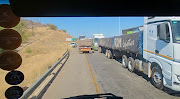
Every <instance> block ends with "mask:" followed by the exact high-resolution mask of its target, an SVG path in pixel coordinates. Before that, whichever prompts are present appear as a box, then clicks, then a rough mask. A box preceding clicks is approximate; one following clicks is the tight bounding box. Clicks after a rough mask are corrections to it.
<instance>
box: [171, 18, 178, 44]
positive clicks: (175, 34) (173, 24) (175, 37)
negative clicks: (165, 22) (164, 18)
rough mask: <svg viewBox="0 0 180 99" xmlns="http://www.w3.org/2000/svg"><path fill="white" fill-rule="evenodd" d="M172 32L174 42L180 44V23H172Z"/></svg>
mask: <svg viewBox="0 0 180 99" xmlns="http://www.w3.org/2000/svg"><path fill="white" fill-rule="evenodd" d="M172 30H173V36H174V41H175V42H180V21H172Z"/></svg>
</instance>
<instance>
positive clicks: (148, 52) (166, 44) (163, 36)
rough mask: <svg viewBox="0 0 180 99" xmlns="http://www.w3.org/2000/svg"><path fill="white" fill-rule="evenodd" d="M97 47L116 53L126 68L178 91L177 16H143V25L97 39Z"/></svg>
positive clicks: (179, 39)
mask: <svg viewBox="0 0 180 99" xmlns="http://www.w3.org/2000/svg"><path fill="white" fill-rule="evenodd" d="M98 45H99V48H98V51H99V52H100V53H102V52H104V53H105V56H107V57H108V58H109V59H112V58H114V57H120V58H121V59H122V66H123V67H124V68H127V69H128V70H129V71H130V72H134V71H135V70H136V71H139V72H143V73H144V74H146V75H147V76H148V77H149V78H150V79H151V81H152V84H153V85H154V86H155V87H156V88H158V89H163V88H164V87H167V88H169V89H172V90H174V91H180V17H145V18H144V25H143V26H140V27H135V28H131V29H126V30H124V31H123V35H121V36H114V37H109V38H100V39H99V40H98Z"/></svg>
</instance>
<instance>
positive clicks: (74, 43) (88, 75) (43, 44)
mask: <svg viewBox="0 0 180 99" xmlns="http://www.w3.org/2000/svg"><path fill="white" fill-rule="evenodd" d="M15 1H16V0H15ZM2 6H3V5H0V68H1V69H0V86H1V88H0V99H6V98H8V99H18V98H19V97H20V96H22V95H23V96H22V97H23V98H22V99H34V98H37V99H41V98H42V99H62V98H67V99H68V98H70V99H88V97H96V98H97V97H105V96H108V97H115V96H122V97H125V98H127V99H144V98H149V99H158V98H161V99H165V98H167V99H172V98H177V97H176V96H171V95H169V94H166V93H165V92H162V91H161V90H157V89H155V88H156V87H157V88H159V89H162V88H163V82H162V79H163V77H167V76H163V75H162V72H161V71H162V70H161V69H160V67H159V68H157V67H156V66H154V67H152V69H151V68H148V64H150V63H148V62H149V60H148V59H147V58H144V57H143V54H142V53H143V51H142V49H143V46H144V45H143V39H146V38H143V37H144V36H143V33H144V31H143V32H139V30H140V28H141V29H143V28H142V26H143V24H144V17H21V18H19V17H17V16H16V17H15V16H14V17H7V16H8V15H9V14H8V12H6V13H5V14H1V12H3V11H1V8H3V7H2ZM6 7H7V5H6ZM22 9H23V8H22ZM4 10H5V9H4ZM3 15H5V17H3ZM2 17H3V18H4V19H6V18H14V20H15V21H17V22H15V21H13V22H14V24H13V26H14V27H13V26H11V25H12V24H11V23H12V22H9V23H6V24H2V23H3V22H8V21H4V20H3V19H2ZM161 18H162V19H165V18H164V17H161ZM9 20H11V19H9ZM18 22H19V23H18ZM7 24H10V26H9V27H7ZM172 24H173V25H172V28H173V33H174V35H175V36H174V37H175V40H176V41H180V28H179V27H180V22H179V21H173V23H172ZM162 27H163V26H162ZM132 28H133V29H134V28H135V30H133V31H134V32H133V31H130V32H128V33H127V34H124V35H123V32H122V31H123V30H129V29H130V30H131V29H132ZM149 28H151V29H152V31H151V30H150V31H148V32H150V34H155V32H156V31H153V29H154V27H153V28H152V27H151V26H150V27H149ZM162 31H165V30H163V28H162ZM153 40H154V39H151V40H149V41H148V42H150V43H152V44H148V47H149V48H150V49H151V50H153V51H155V49H153V48H155V44H157V43H158V42H156V41H155V40H154V41H153ZM160 43H162V44H160V45H161V46H159V47H160V48H161V49H163V50H165V51H166V52H167V50H169V47H168V46H167V44H166V43H165V42H161V41H160ZM151 45H153V47H151ZM145 46H146V44H145ZM164 46H165V47H168V49H164V48H165V47H164ZM161 49H160V50H161ZM147 50H148V49H147ZM160 50H158V51H159V52H160ZM158 51H156V52H157V53H159V52H158ZM147 52H148V51H147ZM149 52H150V51H149ZM166 52H165V53H166ZM152 53H154V52H150V53H149V54H147V57H153V56H155V54H153V56H152V55H151V54H152ZM159 54H161V53H159ZM148 55H149V56H148ZM162 56H165V55H161V56H160V57H162ZM154 59H156V58H154ZM161 62H162V63H163V62H164V61H163V59H161ZM165 62H166V61H165ZM165 62H164V63H165ZM170 62H172V61H170ZM177 64H178V63H177ZM165 65H167V66H166V67H168V66H169V67H168V68H164V69H163V71H165V72H166V73H167V74H168V73H169V72H167V71H171V70H170V69H171V68H170V67H171V66H170V65H169V60H168V63H165ZM172 66H173V65H172ZM177 67H178V66H177ZM166 69H167V70H166ZM139 71H140V72H139ZM148 71H152V72H151V75H152V77H151V78H148V76H149V75H148V74H149V72H148ZM174 71H177V70H174ZM178 73H179V71H178V72H176V73H172V74H178ZM179 75H180V74H179ZM174 76H175V77H176V75H173V77H174ZM169 78H172V77H171V76H168V78H165V79H168V80H167V81H168V82H166V83H167V85H172V84H179V83H180V80H179V81H178V80H177V79H179V77H177V78H176V81H171V80H169ZM172 80H174V79H172ZM149 81H152V84H153V85H154V86H155V87H154V86H152V85H150V84H151V83H150V82H149ZM172 82H173V83H172ZM175 87H176V88H177V89H178V88H179V89H180V86H178V85H176V86H175ZM176 88H175V89H176ZM177 91H180V90H177ZM109 95H110V96H109ZM17 96H18V97H17ZM80 97H81V98H80ZM90 99H91V98H90ZM108 99H109V98H108ZM110 99H111V98H110ZM113 99H114V98H113ZM115 99H116V98H115Z"/></svg>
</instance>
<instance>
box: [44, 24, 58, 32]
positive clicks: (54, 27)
mask: <svg viewBox="0 0 180 99" xmlns="http://www.w3.org/2000/svg"><path fill="white" fill-rule="evenodd" d="M46 26H49V27H50V29H52V30H56V29H57V26H55V25H54V24H49V23H48V24H46Z"/></svg>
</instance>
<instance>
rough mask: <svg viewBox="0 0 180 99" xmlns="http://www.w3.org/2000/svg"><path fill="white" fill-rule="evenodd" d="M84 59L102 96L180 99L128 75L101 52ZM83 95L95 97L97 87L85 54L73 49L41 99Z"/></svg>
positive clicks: (138, 98) (143, 78)
mask: <svg viewBox="0 0 180 99" xmlns="http://www.w3.org/2000/svg"><path fill="white" fill-rule="evenodd" d="M87 58H88V61H89V65H90V67H91V69H92V72H93V74H94V77H95V80H96V82H97V85H98V88H99V90H100V92H101V93H112V94H114V95H117V96H122V97H124V99H180V97H177V96H171V95H168V94H167V93H165V92H163V91H161V90H158V89H156V88H155V87H154V86H153V85H151V83H150V82H149V81H148V79H146V77H144V76H138V74H135V73H131V72H129V71H128V70H127V69H124V68H123V67H122V66H121V64H120V63H119V62H118V61H116V60H114V59H107V58H106V57H105V55H104V54H102V53H98V52H95V53H93V54H87ZM84 94H96V88H95V86H94V83H93V79H92V77H91V73H90V71H89V69H88V64H87V61H86V57H85V55H84V54H78V50H77V49H75V50H73V52H72V53H71V56H70V58H69V59H68V61H67V63H66V64H65V66H64V67H63V69H62V71H61V72H60V73H59V74H58V76H57V77H56V79H55V80H54V82H53V83H52V84H51V86H50V87H49V88H48V90H47V92H46V93H45V95H44V96H43V99H49V98H52V99H60V98H65V97H71V96H77V95H84Z"/></svg>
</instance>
